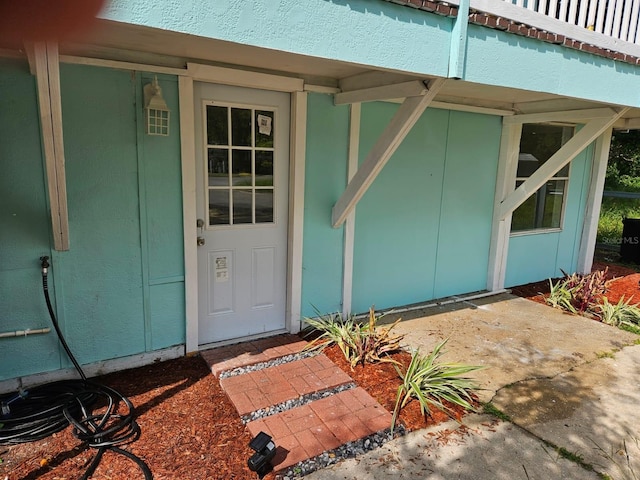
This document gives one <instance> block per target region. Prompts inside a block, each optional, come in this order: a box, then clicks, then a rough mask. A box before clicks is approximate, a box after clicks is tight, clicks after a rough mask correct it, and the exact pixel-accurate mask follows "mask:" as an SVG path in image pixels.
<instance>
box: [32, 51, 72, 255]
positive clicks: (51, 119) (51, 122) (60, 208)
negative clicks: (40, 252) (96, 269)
mask: <svg viewBox="0 0 640 480" xmlns="http://www.w3.org/2000/svg"><path fill="white" fill-rule="evenodd" d="M33 58H34V62H33V67H34V70H35V74H36V83H37V88H38V106H39V110H40V124H41V127H42V145H43V149H44V157H45V166H46V173H47V187H48V190H49V205H50V209H51V225H52V231H53V248H54V249H55V250H69V215H68V211H67V185H66V179H65V167H64V139H63V135H62V101H61V98H60V63H59V59H58V45H57V44H56V43H54V42H46V43H43V42H38V43H35V44H34V45H33Z"/></svg>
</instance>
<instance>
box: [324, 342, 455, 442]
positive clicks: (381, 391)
mask: <svg viewBox="0 0 640 480" xmlns="http://www.w3.org/2000/svg"><path fill="white" fill-rule="evenodd" d="M324 353H325V355H327V356H328V357H329V358H330V359H331V360H332V361H333V362H334V363H335V364H336V365H338V366H339V367H340V368H341V369H342V370H344V371H345V372H346V373H348V374H349V375H350V376H351V378H353V380H354V381H355V382H356V383H357V384H358V385H360V386H362V387H363V388H365V389H366V390H367V392H369V395H371V396H372V397H373V398H375V399H376V400H377V401H378V403H380V405H382V406H383V407H384V408H386V409H387V410H388V411H389V412H391V413H393V410H394V408H395V405H396V395H397V392H398V386H399V385H400V380H399V378H398V373H397V372H396V369H395V368H394V366H393V364H392V363H390V362H383V363H377V364H368V365H367V366H366V367H363V366H362V365H356V366H355V367H354V368H353V369H351V365H350V364H349V362H347V360H346V359H345V358H344V355H343V354H342V352H341V351H340V349H339V348H338V347H336V346H332V347H330V348H326V349H325V350H324ZM390 357H391V358H392V359H393V360H395V361H396V362H399V363H400V364H401V365H402V367H400V370H401V371H402V372H405V371H406V369H407V366H408V365H409V362H410V361H411V354H409V353H407V352H399V353H395V354H393V355H391V356H390ZM445 405H446V406H447V407H448V408H449V409H450V411H451V413H452V414H453V415H454V416H455V418H456V419H458V420H460V419H461V418H462V416H463V415H464V413H465V411H464V409H463V408H461V407H459V406H457V405H453V404H450V403H445ZM447 420H450V417H449V416H448V415H447V414H446V413H445V412H442V411H440V410H437V409H433V410H432V412H431V414H430V415H428V416H426V417H425V416H424V415H422V412H421V411H420V404H419V403H418V402H417V401H414V400H411V401H410V402H409V403H408V404H407V405H406V406H405V407H404V408H403V409H402V410H401V411H400V414H399V415H398V424H402V425H404V426H405V428H406V429H407V430H417V429H419V428H425V427H426V426H428V425H436V424H438V423H441V422H445V421H447Z"/></svg>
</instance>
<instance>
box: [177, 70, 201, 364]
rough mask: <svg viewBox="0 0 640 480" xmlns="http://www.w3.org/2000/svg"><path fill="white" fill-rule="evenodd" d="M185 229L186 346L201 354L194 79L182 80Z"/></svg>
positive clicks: (182, 156)
mask: <svg viewBox="0 0 640 480" xmlns="http://www.w3.org/2000/svg"><path fill="white" fill-rule="evenodd" d="M178 95H179V98H180V157H181V163H182V228H183V239H184V289H185V321H186V325H185V342H186V343H185V347H186V351H187V353H190V352H197V351H198V251H197V246H196V235H197V227H196V218H197V215H196V153H195V148H196V140H195V133H194V132H195V127H194V125H195V112H194V109H193V100H194V99H193V79H192V78H190V77H179V79H178Z"/></svg>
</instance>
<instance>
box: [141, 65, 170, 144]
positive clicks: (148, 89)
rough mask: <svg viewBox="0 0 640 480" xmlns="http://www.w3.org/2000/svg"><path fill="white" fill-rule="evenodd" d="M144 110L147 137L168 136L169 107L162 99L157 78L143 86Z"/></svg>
mask: <svg viewBox="0 0 640 480" xmlns="http://www.w3.org/2000/svg"><path fill="white" fill-rule="evenodd" d="M144 110H145V112H146V117H147V135H162V136H165V137H166V136H168V135H169V114H170V113H171V112H170V111H169V107H167V102H165V101H164V98H162V89H161V88H160V85H159V84H158V77H155V78H154V79H153V82H152V83H147V84H146V85H145V86H144Z"/></svg>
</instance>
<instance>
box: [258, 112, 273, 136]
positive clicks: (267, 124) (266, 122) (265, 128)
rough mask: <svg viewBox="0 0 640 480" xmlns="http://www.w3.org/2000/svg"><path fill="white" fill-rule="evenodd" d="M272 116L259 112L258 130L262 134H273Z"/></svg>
mask: <svg viewBox="0 0 640 480" xmlns="http://www.w3.org/2000/svg"><path fill="white" fill-rule="evenodd" d="M271 120H272V118H271V117H267V116H266V115H260V114H258V132H259V133H260V134H261V135H271Z"/></svg>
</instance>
